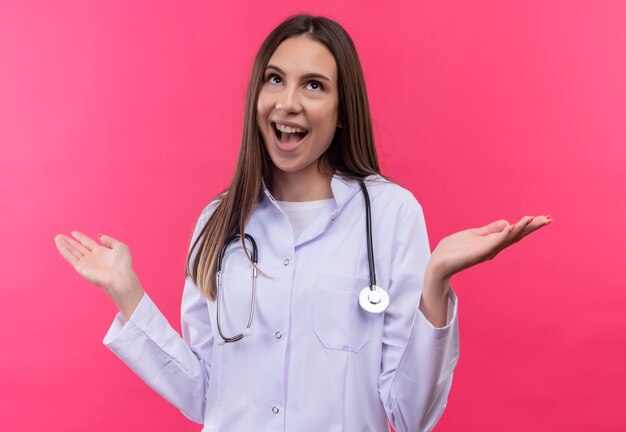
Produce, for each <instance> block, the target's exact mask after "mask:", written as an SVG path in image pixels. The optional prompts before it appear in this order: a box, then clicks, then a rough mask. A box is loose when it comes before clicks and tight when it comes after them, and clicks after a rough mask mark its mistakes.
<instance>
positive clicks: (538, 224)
mask: <svg viewBox="0 0 626 432" xmlns="http://www.w3.org/2000/svg"><path fill="white" fill-rule="evenodd" d="M550 223H552V218H551V217H550V216H537V217H535V218H534V219H533V221H532V222H531V223H529V224H528V225H527V226H526V227H525V228H524V231H523V232H522V235H521V238H524V237H526V236H527V235H528V234H530V233H532V232H534V231H537V230H538V229H539V228H543V227H544V226H546V225H548V224H550ZM521 238H520V239H521Z"/></svg>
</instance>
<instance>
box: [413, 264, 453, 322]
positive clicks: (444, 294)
mask: <svg viewBox="0 0 626 432" xmlns="http://www.w3.org/2000/svg"><path fill="white" fill-rule="evenodd" d="M449 290H450V278H449V277H444V276H441V275H440V273H439V272H438V271H437V269H436V268H433V267H432V266H431V265H430V263H429V265H428V266H427V267H426V272H425V273H424V290H423V291H422V298H421V299H420V305H419V309H420V311H421V312H422V313H423V314H424V316H425V317H426V319H427V320H428V321H429V322H430V323H431V324H432V325H433V326H435V327H444V326H445V325H446V321H447V316H448V292H449Z"/></svg>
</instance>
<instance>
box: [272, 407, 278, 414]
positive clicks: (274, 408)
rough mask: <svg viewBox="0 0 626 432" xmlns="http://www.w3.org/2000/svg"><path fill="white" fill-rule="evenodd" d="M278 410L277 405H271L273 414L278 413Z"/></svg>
mask: <svg viewBox="0 0 626 432" xmlns="http://www.w3.org/2000/svg"><path fill="white" fill-rule="evenodd" d="M278 411H280V410H279V409H278V407H277V406H276V405H274V406H273V407H272V412H273V413H274V414H278Z"/></svg>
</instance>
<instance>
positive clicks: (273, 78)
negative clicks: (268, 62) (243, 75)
mask: <svg viewBox="0 0 626 432" xmlns="http://www.w3.org/2000/svg"><path fill="white" fill-rule="evenodd" d="M277 80H278V81H277ZM265 81H267V82H269V83H272V84H280V77H279V76H278V75H275V74H272V75H270V76H268V77H267V78H265Z"/></svg>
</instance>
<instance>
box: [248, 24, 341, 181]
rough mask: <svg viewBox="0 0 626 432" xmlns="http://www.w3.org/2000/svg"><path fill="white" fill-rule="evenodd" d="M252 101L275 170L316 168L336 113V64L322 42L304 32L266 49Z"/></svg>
mask: <svg viewBox="0 0 626 432" xmlns="http://www.w3.org/2000/svg"><path fill="white" fill-rule="evenodd" d="M263 78H264V80H263V84H262V86H261V91H260V93H259V98H258V101H257V122H258V124H259V128H260V129H261V134H262V135H263V141H264V142H265V148H266V149H267V152H268V153H269V155H270V158H271V159H272V161H273V162H274V165H275V167H276V168H277V169H279V170H281V171H284V172H289V173H295V172H303V171H305V170H316V171H317V160H318V159H319V157H320V156H321V155H322V154H323V153H324V152H325V151H326V149H328V147H329V146H330V144H331V142H332V139H333V136H334V134H335V129H336V128H337V119H338V115H339V114H338V112H339V93H338V89H337V64H336V63H335V59H334V57H333V55H332V53H331V52H330V51H329V50H328V48H326V46H324V45H323V44H321V43H319V42H317V41H315V40H313V39H311V38H309V37H306V36H294V37H291V38H288V39H285V40H284V41H283V42H282V43H281V44H280V45H279V46H278V48H276V51H274V53H273V54H272V56H271V58H270V60H269V62H268V65H267V68H266V69H265V73H264V77H263Z"/></svg>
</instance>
